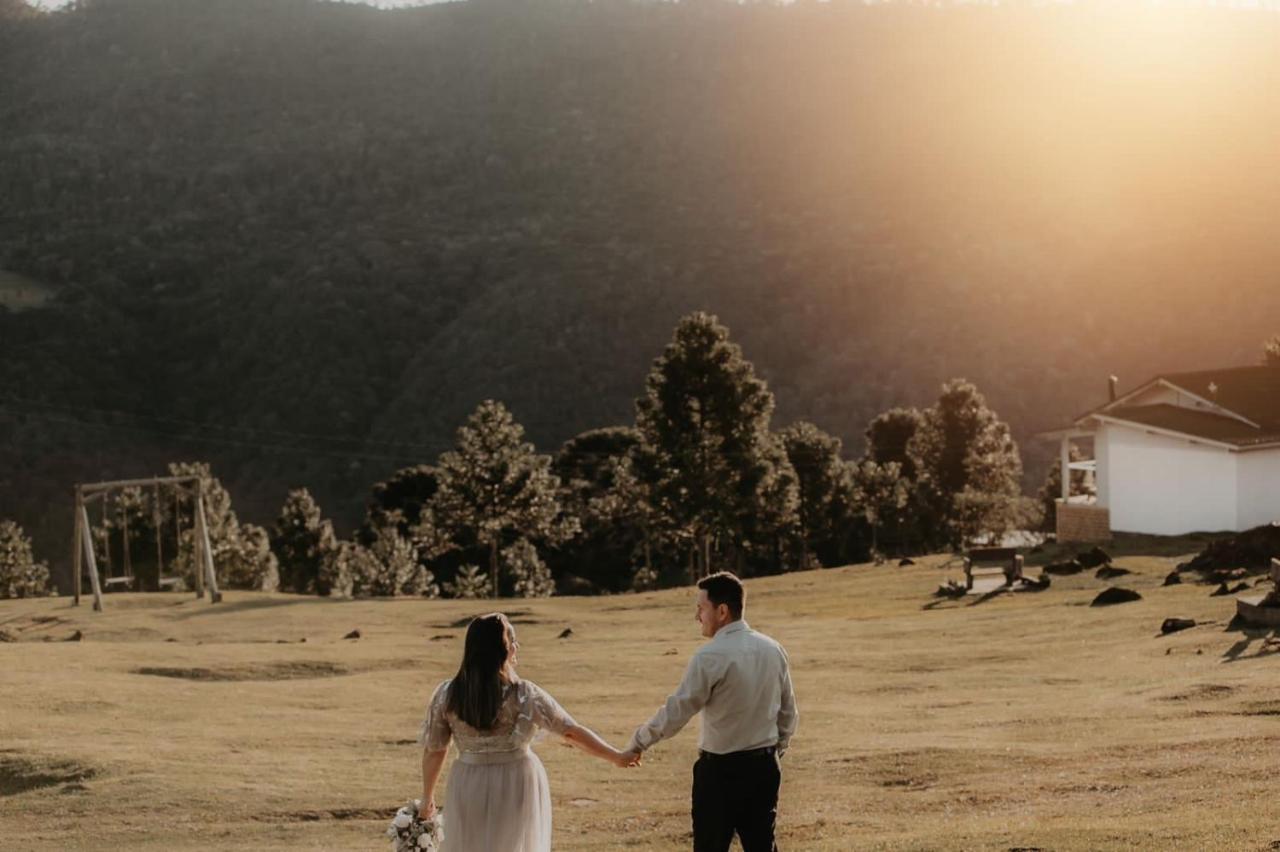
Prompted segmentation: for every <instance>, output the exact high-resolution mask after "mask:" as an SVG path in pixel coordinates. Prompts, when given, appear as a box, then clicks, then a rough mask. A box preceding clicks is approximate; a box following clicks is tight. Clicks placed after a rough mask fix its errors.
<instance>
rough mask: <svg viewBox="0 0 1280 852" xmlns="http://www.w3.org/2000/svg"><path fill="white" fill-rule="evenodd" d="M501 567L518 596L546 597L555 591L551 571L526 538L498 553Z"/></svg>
mask: <svg viewBox="0 0 1280 852" xmlns="http://www.w3.org/2000/svg"><path fill="white" fill-rule="evenodd" d="M500 557H501V561H502V567H503V568H504V569H506V572H507V576H508V577H510V578H511V579H512V580H513V581H514V582H513V587H514V592H515V596H516V597H518V598H547V597H551V595H553V594H554V593H555V590H556V584H555V581H554V580H552V579H551V572H550V571H548V570H547V566H546V565H545V564H544V563H543V561H542V560H541V559H540V558H538V549H537V548H536V547H534V546H533V543H532V542H530V541H529V540H528V539H527V538H522V539H519V540H517V541H516V542H515V543H514V544H512V545H509V546H507V547H504V548H503V549H502V553H501V554H500Z"/></svg>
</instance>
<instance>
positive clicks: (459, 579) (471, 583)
mask: <svg viewBox="0 0 1280 852" xmlns="http://www.w3.org/2000/svg"><path fill="white" fill-rule="evenodd" d="M445 591H446V592H448V593H449V594H450V595H451V596H453V597H455V598H487V597H489V595H490V594H492V592H491V591H490V588H489V575H488V574H486V573H484V572H483V571H481V570H480V566H479V565H462V566H459V568H458V573H457V574H456V575H455V576H454V579H453V582H452V583H446V584H445Z"/></svg>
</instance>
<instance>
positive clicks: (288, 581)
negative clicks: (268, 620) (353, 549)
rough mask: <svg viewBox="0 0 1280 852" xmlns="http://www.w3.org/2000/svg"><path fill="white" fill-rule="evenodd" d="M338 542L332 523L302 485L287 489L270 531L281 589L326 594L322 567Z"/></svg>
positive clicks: (328, 589)
mask: <svg viewBox="0 0 1280 852" xmlns="http://www.w3.org/2000/svg"><path fill="white" fill-rule="evenodd" d="M337 546H338V540H337V537H336V536H335V535H334V533H333V524H332V522H330V521H327V520H324V519H323V518H321V516H320V507H319V506H318V505H316V501H315V500H314V499H312V497H311V493H310V492H309V491H307V489H305V488H298V489H295V490H293V491H290V492H289V496H288V497H286V498H285V501H284V505H283V506H282V507H281V508H280V515H279V517H277V518H276V522H275V526H274V527H273V528H272V531H271V550H272V552H274V553H275V555H276V559H277V560H279V563H280V590H281V591H285V592H298V593H300V594H320V595H328V594H330V593H331V592H332V589H331V588H330V587H329V586H328V584H326V583H323V582H322V580H321V573H322V572H321V567H322V566H323V565H324V561H325V559H326V558H327V557H328V555H329V552H330V551H331V550H333V549H334V548H335V547H337Z"/></svg>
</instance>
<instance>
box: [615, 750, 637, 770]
mask: <svg viewBox="0 0 1280 852" xmlns="http://www.w3.org/2000/svg"><path fill="white" fill-rule="evenodd" d="M642 754H643V752H639V751H636V750H635V749H629V750H627V751H624V752H622V759H621V760H620V761H619V763H618V765H619V766H622V767H624V768H625V767H629V766H639V765H640V764H641V763H642V762H643V761H642V760H641V755H642Z"/></svg>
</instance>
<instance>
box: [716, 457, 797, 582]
mask: <svg viewBox="0 0 1280 852" xmlns="http://www.w3.org/2000/svg"><path fill="white" fill-rule="evenodd" d="M742 488H743V496H744V497H745V498H746V501H745V511H744V512H743V514H742V516H741V517H740V518H739V524H738V530H737V532H736V533H735V536H734V539H733V543H734V548H735V551H736V553H737V570H738V575H739V576H750V575H751V574H754V573H758V572H763V573H770V574H776V573H780V572H782V571H785V570H787V567H788V565H789V564H791V565H793V566H794V561H793V560H791V559H790V557H789V555H788V550H789V547H788V545H789V543H790V542H791V541H793V540H794V539H795V538H796V537H797V535H798V533H799V528H800V516H799V514H798V510H799V506H800V495H799V490H800V489H799V479H798V477H797V476H796V471H795V468H793V467H792V466H791V462H790V460H788V458H787V450H786V447H785V446H784V444H783V442H782V439H781V438H780V437H778V436H777V435H772V434H770V435H768V436H767V440H766V442H765V444H764V446H763V447H762V448H761V452H760V454H759V455H758V457H757V459H756V462H755V464H753V465H752V466H751V468H749V469H748V471H747V473H746V475H745V476H744V477H743V480H742ZM800 567H808V562H807V558H806V561H805V562H803V563H801V564H800Z"/></svg>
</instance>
